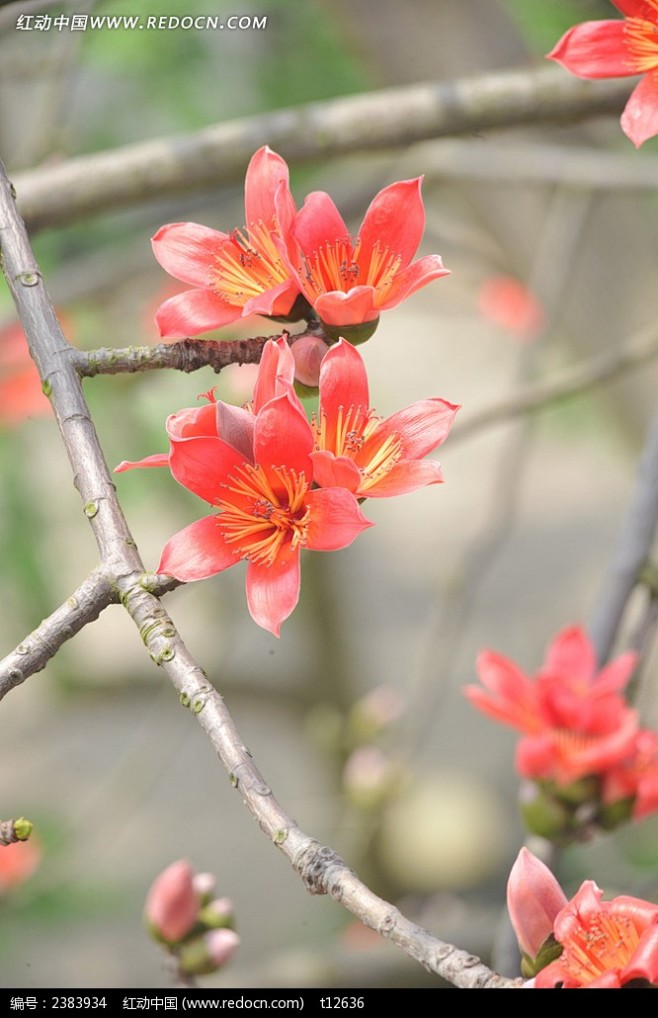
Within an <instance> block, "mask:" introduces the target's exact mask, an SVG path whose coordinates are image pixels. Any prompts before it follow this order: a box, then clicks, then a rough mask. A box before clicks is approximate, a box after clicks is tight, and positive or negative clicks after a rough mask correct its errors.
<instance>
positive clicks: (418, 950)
mask: <svg viewBox="0 0 658 1018" xmlns="http://www.w3.org/2000/svg"><path fill="white" fill-rule="evenodd" d="M0 171H2V167H1V164H0ZM0 248H1V254H2V266H3V271H4V273H5V276H6V279H7V282H8V285H9V288H10V290H11V293H12V296H13V298H14V302H15V304H16V308H17V311H18V314H19V317H20V319H21V323H22V325H23V329H24V331H25V334H26V337H27V339H28V342H29V345H30V349H31V351H32V354H33V356H34V358H35V360H36V362H37V365H38V367H39V370H40V373H41V377H42V379H43V381H44V383H45V384H46V386H47V388H48V390H49V392H50V394H51V399H52V403H53V409H54V411H55V417H56V420H57V423H58V425H59V428H60V432H61V435H62V440H63V442H64V444H65V446H66V450H67V453H68V456H69V460H70V462H71V466H72V469H73V474H74V479H75V484H76V487H77V488H78V490H79V492H80V496H81V499H82V503H83V507H84V512H85V515H86V516H87V517H88V519H89V521H90V523H91V526H92V530H93V533H94V537H95V538H96V542H97V544H98V549H99V553H100V555H101V562H102V568H103V570H104V575H105V576H106V577H107V578H108V580H111V581H112V582H113V588H114V589H115V590H116V592H117V595H118V597H119V599H120V601H121V603H122V604H123V606H124V607H125V609H126V610H127V611H128V613H129V614H130V616H131V618H132V619H133V621H134V622H135V624H136V626H137V627H138V629H139V632H140V635H141V636H142V639H143V641H144V643H145V645H146V647H147V649H148V651H149V653H150V655H151V658H152V659H153V661H154V662H155V663H156V664H158V665H160V666H161V667H162V668H163V670H164V671H165V672H166V674H167V675H168V676H169V678H170V680H171V682H172V683H173V685H174V687H175V688H176V690H177V691H178V694H179V699H180V702H181V703H182V704H183V706H185V707H188V708H189V709H190V710H191V712H192V713H193V714H194V715H195V716H196V718H197V720H198V722H199V724H200V725H201V727H202V728H203V730H204V731H205V732H206V733H207V735H208V736H209V738H210V740H211V743H212V745H213V747H214V748H215V750H216V751H217V754H218V756H219V758H220V759H221V761H222V763H223V764H224V766H225V768H226V769H227V771H228V773H229V778H230V781H231V784H232V785H233V787H235V788H236V789H237V790H238V791H239V793H240V795H241V796H242V799H243V801H244V802H245V804H246V805H247V806H248V808H249V809H250V810H251V812H252V813H253V815H254V817H255V818H256V820H257V821H258V823H259V826H260V827H261V829H262V830H263V831H264V833H265V834H266V835H267V836H268V837H269V838H270V840H271V841H273V842H274V844H275V845H277V846H278V847H279V848H280V849H281V851H282V852H283V853H284V854H285V855H286V856H287V858H288V859H289V860H290V861H291V862H292V864H293V866H294V868H295V870H296V871H297V872H298V873H299V875H300V877H301V878H302V880H303V882H304V884H305V886H306V887H307V888H308V890H309V891H311V892H312V893H315V894H330V895H331V897H333V898H334V899H335V900H336V901H339V902H341V903H342V904H343V905H344V906H345V907H346V908H347V909H349V911H351V912H352V913H353V914H354V915H356V916H358V918H359V919H361V921H362V922H363V923H365V924H366V925H367V926H369V927H371V928H372V929H374V930H377V931H378V932H379V933H381V934H382V936H385V937H386V938H387V939H389V940H390V941H391V942H392V943H394V944H396V946H398V947H399V948H400V949H401V950H403V951H405V953H407V954H409V955H410V956H411V957H413V958H416V959H417V960H419V961H420V962H421V963H422V964H423V965H425V966H426V967H427V968H428V969H430V970H431V971H433V972H436V973H437V974H438V975H440V976H443V977H444V978H446V979H448V980H449V981H450V982H452V983H454V984H455V985H457V986H464V987H475V986H478V987H479V986H482V987H484V986H486V987H491V988H493V987H496V988H498V987H504V986H517V985H519V981H518V980H517V981H514V980H508V979H503V978H502V977H500V976H498V975H496V974H495V973H494V972H492V971H491V970H490V969H489V968H487V966H486V965H483V964H482V962H480V961H479V959H477V958H475V957H474V956H472V955H469V954H467V953H466V952H464V951H460V950H458V949H457V948H455V947H453V946H452V945H450V944H446V943H444V942H443V941H441V940H438V939H437V938H436V937H433V936H432V935H431V934H430V933H428V932H427V931H426V930H422V929H421V928H420V927H417V926H416V925H415V924H413V923H411V922H409V921H408V920H407V919H405V918H404V917H403V916H402V915H401V914H400V913H399V912H398V910H397V909H395V908H394V907H393V906H392V905H389V904H388V903H387V902H385V901H383V900H382V899H380V898H378V897H377V896H376V895H374V894H373V893H372V892H371V891H370V890H369V889H368V888H367V887H366V886H365V885H364V884H362V883H361V881H360V880H359V879H358V878H357V877H356V876H355V874H354V873H353V872H352V871H351V870H350V869H349V868H348V867H347V866H346V865H345V863H344V862H343V861H342V860H341V859H339V857H338V856H337V855H336V854H335V853H334V852H333V850H332V849H330V848H326V847H323V846H321V845H320V844H319V843H318V842H316V841H315V840H314V839H313V838H311V837H309V836H308V835H306V834H304V833H303V832H302V831H301V830H300V828H299V827H298V826H297V824H296V822H295V821H294V820H293V819H292V818H291V817H290V816H289V815H288V814H287V813H286V812H285V811H284V809H283V808H282V806H281V805H280V804H279V803H278V801H277V800H276V799H275V797H274V795H273V793H272V790H271V788H270V787H269V785H268V784H267V783H266V782H265V780H264V779H263V776H262V775H261V773H260V771H259V770H258V768H257V767H256V765H255V764H254V762H253V759H252V757H251V754H250V752H249V750H248V749H247V748H246V746H245V745H244V741H243V739H242V738H241V736H240V733H239V732H238V730H237V728H236V727H235V724H234V722H233V719H232V717H231V715H230V713H229V712H228V710H227V708H226V705H225V704H224V701H223V699H222V697H221V696H220V695H219V694H218V693H217V691H216V690H215V689H214V688H213V686H212V685H211V684H210V683H209V681H208V679H207V677H206V675H205V673H204V672H203V670H202V669H201V667H200V666H199V665H198V664H197V662H196V661H195V660H194V658H193V657H192V656H191V654H190V653H189V651H188V650H187V648H186V646H185V644H184V643H183V641H182V639H181V637H180V636H179V634H178V633H177V631H176V628H175V626H174V624H173V622H172V620H171V619H170V617H169V615H168V614H167V612H166V611H165V609H164V608H163V607H162V604H161V602H160V600H159V599H158V598H157V597H156V596H155V595H154V594H153V593H151V591H150V590H147V589H145V586H144V578H143V566H142V563H141V560H140V557H139V554H138V551H137V548H136V546H135V543H134V541H133V539H132V536H131V534H130V531H129V529H128V526H127V523H126V521H125V519H124V516H123V513H122V510H121V507H120V505H119V502H118V499H117V496H116V491H115V489H114V485H113V484H112V479H111V475H110V473H109V469H108V467H107V464H106V462H105V459H104V456H103V453H102V450H101V447H100V444H99V441H98V437H97V435H96V431H95V429H94V425H93V423H92V421H91V417H90V415H89V410H88V408H87V405H86V402H85V400H84V396H83V394H82V389H81V387H80V379H79V377H78V373H77V370H76V365H75V361H74V357H73V350H72V348H71V347H70V345H69V344H68V343H67V341H66V339H65V337H64V335H63V334H62V331H61V329H60V327H59V323H58V322H57V318H56V316H55V312H54V309H53V307H52V303H51V302H50V300H49V298H48V294H47V293H46V290H45V288H44V286H43V282H42V279H41V275H40V272H39V268H38V266H37V264H36V262H35V260H34V256H33V254H32V251H31V248H30V245H29V241H28V238H27V233H26V231H25V227H24V225H23V223H22V222H21V219H20V216H19V215H18V213H17V211H16V208H15V203H14V196H13V192H12V190H11V185H10V184H9V181H8V180H7V178H6V176H5V175H4V173H2V172H0Z"/></svg>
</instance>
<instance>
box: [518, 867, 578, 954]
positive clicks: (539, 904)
mask: <svg viewBox="0 0 658 1018" xmlns="http://www.w3.org/2000/svg"><path fill="white" fill-rule="evenodd" d="M566 903H567V899H566V895H565V894H564V891H563V890H562V888H561V887H560V885H559V884H558V882H557V880H556V879H555V877H554V876H553V874H552V873H551V871H550V870H549V868H548V866H545V865H544V863H543V862H541V861H540V860H539V859H538V858H537V857H536V856H535V855H533V854H532V852H530V851H529V850H528V849H527V848H522V849H521V851H520V852H519V854H518V856H517V858H516V862H515V863H514V865H513V866H512V871H511V873H510V875H509V880H508V882H507V908H508V911H509V916H510V920H511V922H512V926H513V927H514V932H515V934H516V939H517V940H518V942H519V947H520V948H521V950H522V951H523V953H524V954H526V955H528V956H529V957H530V958H535V957H536V956H537V955H538V954H539V951H540V949H541V946H542V944H543V943H544V941H545V940H546V939H547V937H549V936H550V934H551V933H552V932H553V922H554V920H555V917H556V916H557V914H558V912H560V911H561V909H562V908H563V907H564V906H565V905H566Z"/></svg>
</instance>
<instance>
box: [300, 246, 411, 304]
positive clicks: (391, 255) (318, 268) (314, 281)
mask: <svg viewBox="0 0 658 1018" xmlns="http://www.w3.org/2000/svg"><path fill="white" fill-rule="evenodd" d="M400 262H401V258H400V256H399V255H398V254H395V252H394V251H391V250H390V248H388V247H383V246H382V245H381V244H380V243H379V241H377V243H376V244H374V245H373V247H372V250H371V252H370V258H369V259H368V260H366V259H365V258H364V257H363V256H362V254H361V241H360V240H357V242H356V244H355V245H354V246H352V241H351V240H350V238H349V237H346V238H344V239H342V240H336V241H335V242H334V243H333V244H332V243H330V242H327V243H326V244H323V245H322V247H320V248H318V250H317V251H313V252H312V253H311V254H309V255H305V256H304V262H303V265H302V268H301V269H300V275H301V276H302V278H303V279H305V281H306V286H307V296H308V297H309V299H310V300H314V299H315V298H317V297H319V296H320V295H321V294H323V293H332V292H333V291H335V290H338V291H340V292H342V293H347V291H348V290H351V289H352V287H354V286H372V287H373V288H374V289H375V293H376V296H375V303H376V304H377V305H379V304H383V303H384V301H385V300H386V297H387V295H388V292H389V290H390V289H391V286H392V283H393V280H394V279H395V277H396V275H397V274H398V271H399V269H400Z"/></svg>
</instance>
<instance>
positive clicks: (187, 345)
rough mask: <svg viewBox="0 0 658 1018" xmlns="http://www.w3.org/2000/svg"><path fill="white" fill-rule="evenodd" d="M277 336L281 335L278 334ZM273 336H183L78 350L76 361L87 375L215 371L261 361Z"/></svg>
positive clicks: (80, 372) (91, 376) (90, 376)
mask: <svg viewBox="0 0 658 1018" xmlns="http://www.w3.org/2000/svg"><path fill="white" fill-rule="evenodd" d="M276 335H280V333H277V334H276ZM271 338H273V337H272V336H254V337H253V338H251V339H235V340H227V341H221V342H213V341H212V340H209V339H181V340H179V341H178V342H176V343H159V344H157V345H156V346H128V347H124V348H122V349H116V350H113V349H111V348H110V349H108V348H104V347H101V348H99V349H98V350H75V351H74V352H73V355H72V360H73V363H74V364H75V367H76V369H77V371H78V374H79V375H80V376H81V377H83V378H93V376H94V375H119V374H125V373H135V372H138V371H150V370H152V369H157V368H173V369H174V370H175V371H185V372H190V371H198V370H199V368H204V367H211V368H212V369H213V370H214V371H215V372H219V371H221V370H222V368H225V367H228V365H229V364H258V362H259V361H260V357H261V353H262V352H263V347H264V346H265V343H267V341H268V339H271Z"/></svg>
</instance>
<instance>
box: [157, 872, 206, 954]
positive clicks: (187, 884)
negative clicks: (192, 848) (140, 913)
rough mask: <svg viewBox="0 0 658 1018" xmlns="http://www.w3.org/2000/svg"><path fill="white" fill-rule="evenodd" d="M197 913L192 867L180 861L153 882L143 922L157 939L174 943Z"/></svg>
mask: <svg viewBox="0 0 658 1018" xmlns="http://www.w3.org/2000/svg"><path fill="white" fill-rule="evenodd" d="M198 911H199V896H198V894H197V892H196V891H195V889H194V883H193V871H192V867H191V866H190V864H189V863H188V862H186V861H185V859H179V860H178V862H175V863H172V864H171V866H168V867H167V869H166V870H163V872H162V873H161V874H160V876H159V877H157V878H156V880H155V881H154V882H153V884H152V886H151V889H150V891H149V893H148V896H147V898H146V907H145V909H144V915H145V918H146V921H147V923H148V925H149V927H150V929H151V932H152V933H153V935H154V936H155V937H156V938H157V939H158V940H164V941H166V942H167V943H169V944H173V943H177V942H178V941H180V940H182V938H183V937H184V936H185V935H186V934H187V933H189V932H190V930H191V929H192V927H193V926H194V924H195V922H196V918H197V913H198Z"/></svg>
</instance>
